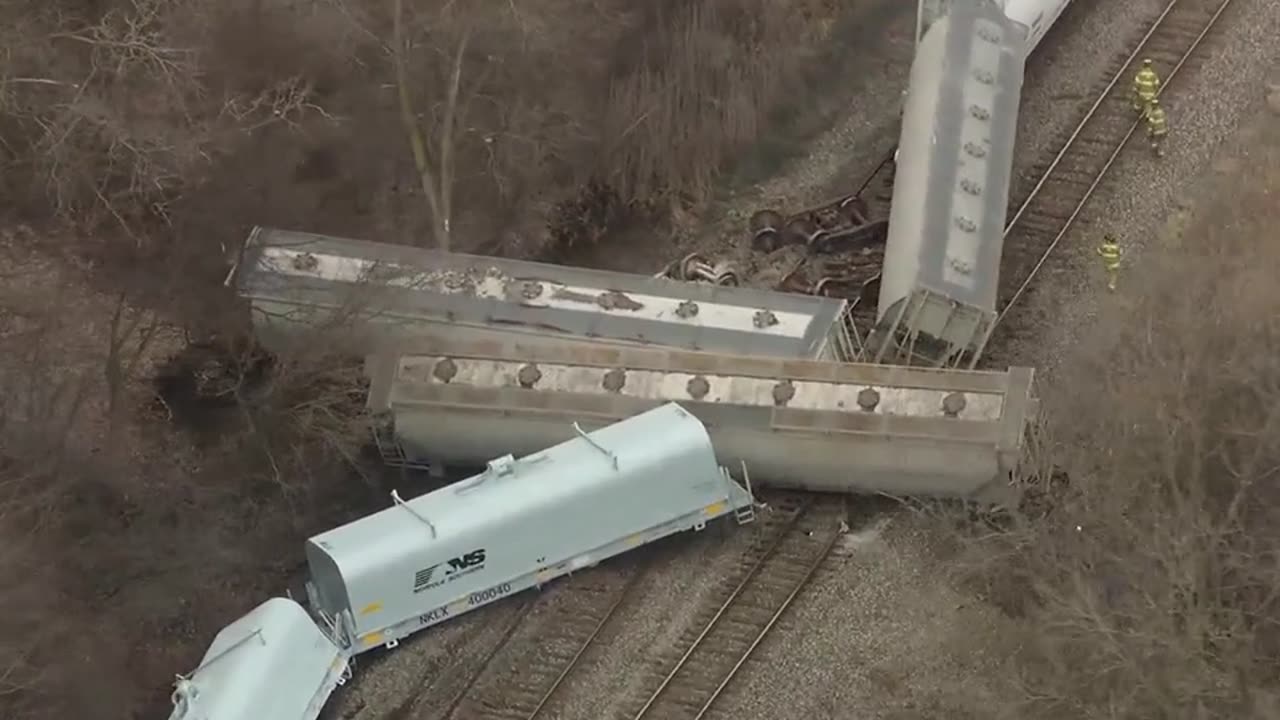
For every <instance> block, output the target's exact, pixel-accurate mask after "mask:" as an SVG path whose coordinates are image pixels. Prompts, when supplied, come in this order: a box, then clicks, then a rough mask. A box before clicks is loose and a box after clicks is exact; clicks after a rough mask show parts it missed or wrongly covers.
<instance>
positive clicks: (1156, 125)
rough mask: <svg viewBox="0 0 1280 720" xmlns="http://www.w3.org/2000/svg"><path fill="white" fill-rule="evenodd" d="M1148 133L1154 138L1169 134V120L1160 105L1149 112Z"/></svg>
mask: <svg viewBox="0 0 1280 720" xmlns="http://www.w3.org/2000/svg"><path fill="white" fill-rule="evenodd" d="M1147 132H1148V133H1149V134H1150V135H1152V136H1153V137H1162V136H1164V135H1168V134H1169V118H1168V116H1167V115H1165V114H1164V108H1162V107H1160V106H1159V105H1155V106H1153V107H1151V108H1150V109H1149V110H1147Z"/></svg>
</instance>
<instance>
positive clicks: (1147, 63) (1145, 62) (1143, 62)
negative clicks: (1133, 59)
mask: <svg viewBox="0 0 1280 720" xmlns="http://www.w3.org/2000/svg"><path fill="white" fill-rule="evenodd" d="M1142 64H1143V65H1150V64H1151V58H1143V59H1142Z"/></svg>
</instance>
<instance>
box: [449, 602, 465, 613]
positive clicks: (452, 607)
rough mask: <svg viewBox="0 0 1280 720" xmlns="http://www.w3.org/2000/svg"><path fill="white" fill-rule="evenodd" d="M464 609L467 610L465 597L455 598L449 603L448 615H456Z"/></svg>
mask: <svg viewBox="0 0 1280 720" xmlns="http://www.w3.org/2000/svg"><path fill="white" fill-rule="evenodd" d="M466 610H467V599H466V598H462V599H461V600H456V601H454V602H452V603H450V604H449V614H450V615H457V614H459V613H462V612H466Z"/></svg>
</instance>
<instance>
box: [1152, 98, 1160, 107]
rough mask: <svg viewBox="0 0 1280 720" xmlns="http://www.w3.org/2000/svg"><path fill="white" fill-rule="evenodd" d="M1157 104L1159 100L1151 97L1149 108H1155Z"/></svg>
mask: <svg viewBox="0 0 1280 720" xmlns="http://www.w3.org/2000/svg"><path fill="white" fill-rule="evenodd" d="M1159 104H1160V98H1158V97H1153V98H1151V107H1155V106H1157V105H1159Z"/></svg>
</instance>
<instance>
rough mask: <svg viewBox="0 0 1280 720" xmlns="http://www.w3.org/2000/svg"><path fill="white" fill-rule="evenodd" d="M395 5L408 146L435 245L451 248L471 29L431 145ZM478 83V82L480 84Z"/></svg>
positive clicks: (396, 0) (397, 0) (399, 4)
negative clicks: (417, 106)
mask: <svg viewBox="0 0 1280 720" xmlns="http://www.w3.org/2000/svg"><path fill="white" fill-rule="evenodd" d="M393 5H394V6H393V10H392V19H393V28H394V30H393V38H392V43H391V54H392V61H393V62H394V64H395V72H396V93H397V96H398V99H399V104H400V118H401V120H402V122H403V123H404V130H405V133H406V135H407V136H408V139H409V146H410V148H411V149H412V151H413V163H414V166H415V167H416V168H417V171H418V179H419V182H420V183H421V184H422V194H423V195H425V196H426V198H427V205H428V207H429V209H430V211H431V223H432V233H433V234H434V236H435V241H436V245H437V246H438V247H440V249H442V250H449V249H450V247H451V245H452V237H451V232H452V215H453V185H454V175H455V173H454V168H453V161H454V150H455V144H456V138H455V133H456V131H457V126H458V124H460V123H461V122H463V121H464V118H465V115H466V113H465V104H464V106H463V108H462V112H459V103H458V94H459V89H460V87H461V85H462V62H463V58H464V57H465V55H466V51H467V43H468V42H469V41H470V39H471V30H470V28H467V29H464V31H463V33H462V36H461V37H460V38H459V40H458V45H457V48H456V50H455V51H454V53H453V62H452V65H451V70H450V73H449V85H448V89H447V92H446V96H445V99H444V117H443V119H442V120H441V122H440V128H439V133H438V137H436V138H435V143H434V147H432V146H430V145H428V143H427V141H426V139H425V137H424V135H426V134H425V133H424V132H423V129H422V127H421V125H420V124H419V122H418V115H417V113H415V112H414V109H413V98H412V92H411V90H410V87H409V83H410V81H409V73H408V70H407V68H406V60H405V54H406V49H407V45H408V41H407V40H406V38H405V36H404V8H403V0H393ZM478 85H479V84H478V83H477V87H478Z"/></svg>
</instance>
